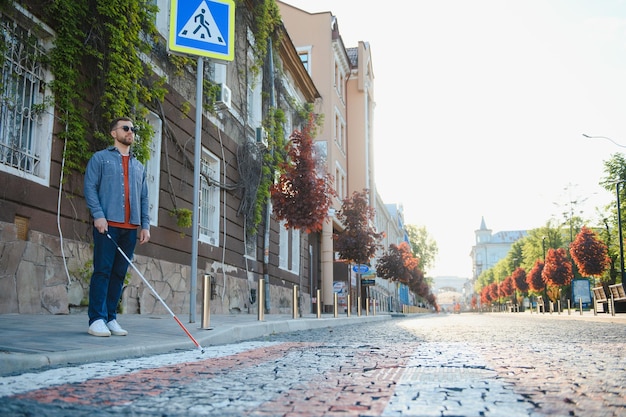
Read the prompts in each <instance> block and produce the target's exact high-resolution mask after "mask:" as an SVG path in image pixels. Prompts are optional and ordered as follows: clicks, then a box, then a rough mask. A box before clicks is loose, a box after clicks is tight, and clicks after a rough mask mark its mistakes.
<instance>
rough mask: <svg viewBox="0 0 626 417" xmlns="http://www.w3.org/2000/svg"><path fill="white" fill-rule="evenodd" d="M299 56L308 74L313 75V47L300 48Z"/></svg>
mask: <svg viewBox="0 0 626 417" xmlns="http://www.w3.org/2000/svg"><path fill="white" fill-rule="evenodd" d="M298 56H299V57H300V61H301V62H302V65H303V66H304V69H306V72H308V73H309V74H311V47H307V48H298Z"/></svg>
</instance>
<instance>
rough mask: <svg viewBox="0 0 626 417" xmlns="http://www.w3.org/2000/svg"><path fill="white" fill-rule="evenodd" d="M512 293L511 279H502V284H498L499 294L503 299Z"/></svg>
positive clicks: (513, 289)
mask: <svg viewBox="0 0 626 417" xmlns="http://www.w3.org/2000/svg"><path fill="white" fill-rule="evenodd" d="M513 291H515V288H514V287H513V278H511V276H510V275H509V276H508V277H506V278H505V279H504V281H502V284H500V293H501V295H502V296H504V297H509V296H510V295H512V294H513Z"/></svg>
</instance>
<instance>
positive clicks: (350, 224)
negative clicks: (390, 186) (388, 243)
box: [333, 190, 384, 264]
mask: <svg viewBox="0 0 626 417" xmlns="http://www.w3.org/2000/svg"><path fill="white" fill-rule="evenodd" d="M375 213H376V212H375V210H374V209H373V208H372V207H371V206H370V205H369V204H368V202H367V190H363V191H361V192H357V191H355V192H354V193H353V194H352V197H351V198H346V199H345V200H343V204H342V206H341V210H340V211H339V212H338V213H337V218H338V219H339V221H340V222H341V223H342V224H343V225H344V230H343V231H341V232H339V233H335V234H334V235H333V238H334V239H335V250H336V251H337V252H339V257H340V258H341V259H343V260H346V261H348V262H351V263H357V264H366V263H368V262H369V260H370V259H371V258H372V257H373V256H374V255H375V254H376V250H377V249H378V247H379V242H380V240H381V239H382V238H383V236H384V235H383V233H378V232H376V229H375V228H374V226H373V223H374V215H375Z"/></svg>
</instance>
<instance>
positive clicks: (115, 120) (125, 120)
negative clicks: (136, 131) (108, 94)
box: [109, 117, 133, 132]
mask: <svg viewBox="0 0 626 417" xmlns="http://www.w3.org/2000/svg"><path fill="white" fill-rule="evenodd" d="M121 121H124V122H131V123H132V122H133V119H131V118H130V117H118V118H117V119H113V121H112V122H111V126H109V132H111V131H113V129H115V126H117V124H118V123H119V122H121Z"/></svg>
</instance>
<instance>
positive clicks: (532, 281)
mask: <svg viewBox="0 0 626 417" xmlns="http://www.w3.org/2000/svg"><path fill="white" fill-rule="evenodd" d="M543 265H544V264H543V261H542V260H541V259H537V261H536V262H535V265H533V268H532V269H531V270H530V272H529V273H528V275H526V282H527V283H528V287H529V288H530V289H531V290H533V291H535V292H540V291H543V289H544V288H545V287H546V283H545V282H544V281H543V278H542V276H541V272H542V271H543Z"/></svg>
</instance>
